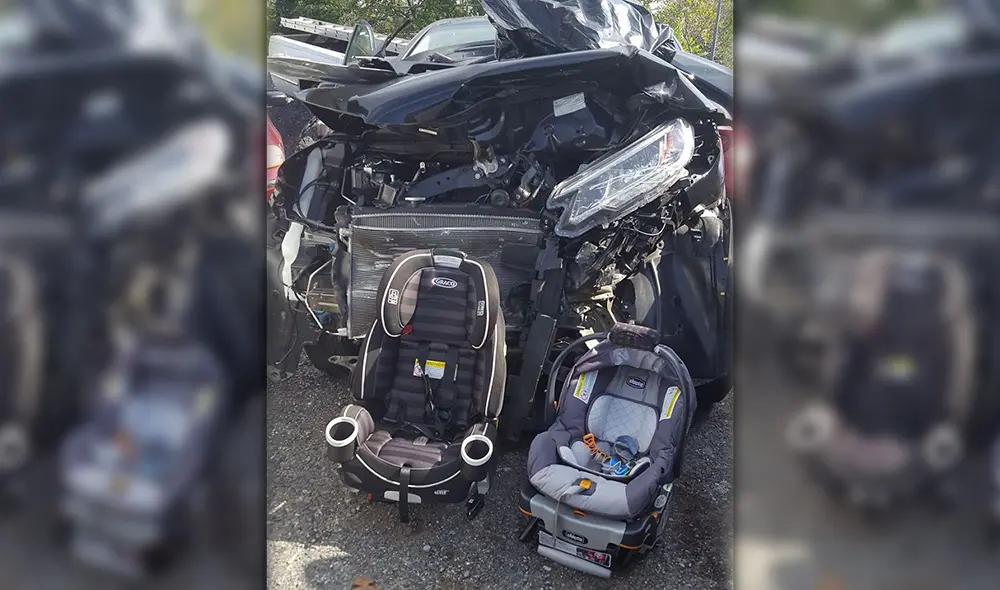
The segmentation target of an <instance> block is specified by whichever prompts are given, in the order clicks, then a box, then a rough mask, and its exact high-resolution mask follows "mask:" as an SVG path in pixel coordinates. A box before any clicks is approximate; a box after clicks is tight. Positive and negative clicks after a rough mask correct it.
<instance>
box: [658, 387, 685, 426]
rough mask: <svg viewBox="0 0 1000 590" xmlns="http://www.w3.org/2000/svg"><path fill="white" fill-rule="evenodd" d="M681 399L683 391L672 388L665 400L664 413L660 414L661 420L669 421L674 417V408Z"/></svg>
mask: <svg viewBox="0 0 1000 590" xmlns="http://www.w3.org/2000/svg"><path fill="white" fill-rule="evenodd" d="M680 397H681V389H680V388H679V387H671V388H670V389H668V390H667V395H666V397H665V398H663V411H662V412H661V413H660V420H669V419H670V417H671V416H673V415H674V407H675V406H676V405H677V400H678V399H680Z"/></svg>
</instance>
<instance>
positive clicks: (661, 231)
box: [282, 94, 724, 338]
mask: <svg viewBox="0 0 1000 590" xmlns="http://www.w3.org/2000/svg"><path fill="white" fill-rule="evenodd" d="M580 100H581V102H582V101H583V100H584V99H583V95H582V94H581V95H580ZM539 102H541V101H539ZM546 102H549V101H546ZM536 110H538V111H542V109H541V108H538V109H536ZM543 112H544V111H543ZM616 116H617V118H619V119H621V118H622V117H621V115H620V114H618V113H615V114H612V113H609V112H607V111H606V110H605V109H604V108H602V107H601V106H600V104H599V103H598V104H596V105H594V106H593V107H588V106H582V108H581V109H580V110H579V111H576V112H575V113H572V114H570V115H569V116H564V117H554V116H552V115H551V114H550V115H548V116H545V117H542V118H541V120H539V121H535V122H534V126H533V128H531V129H530V130H529V131H528V132H527V133H525V134H524V135H526V136H527V138H528V140H527V141H526V142H525V143H521V144H513V145H495V144H494V145H488V146H482V145H480V144H479V143H478V142H476V141H474V140H471V141H470V142H469V144H470V151H469V153H468V154H467V156H468V160H469V161H467V163H454V162H451V161H449V160H451V159H452V158H449V159H448V160H435V159H424V155H423V154H416V155H414V156H409V157H406V156H401V155H399V154H395V155H390V154H386V153H379V152H378V151H371V150H366V149H364V148H363V147H361V146H360V145H351V144H342V143H337V141H336V140H335V139H327V140H325V141H323V142H321V143H320V144H317V145H316V146H315V147H314V149H313V150H312V151H306V152H304V153H300V154H296V155H295V156H293V157H292V158H290V161H291V160H292V159H300V160H302V161H304V162H303V163H304V164H305V165H302V164H300V166H301V167H302V169H303V173H304V172H305V168H308V167H309V163H308V162H309V161H310V158H312V161H316V160H319V161H320V162H321V168H320V169H319V171H318V174H317V175H316V176H315V178H312V177H310V179H309V180H306V179H305V178H304V179H303V182H302V183H301V184H302V186H304V187H307V186H308V185H309V184H312V187H311V188H312V190H309V188H306V189H305V190H303V191H302V194H301V196H300V199H299V200H298V201H297V202H296V203H293V204H292V205H291V207H289V205H288V204H287V203H286V204H285V206H286V207H289V208H290V209H291V210H292V211H291V214H290V215H289V218H290V219H293V218H294V216H295V214H296V213H299V208H300V207H307V208H308V213H307V214H306V216H307V218H308V219H310V220H316V221H319V224H314V227H312V228H311V230H312V231H311V232H310V233H309V236H310V237H309V240H315V241H317V242H319V243H318V244H316V246H317V247H318V250H317V256H318V258H316V259H315V260H313V261H311V262H310V263H309V264H308V266H309V267H316V268H318V266H316V265H317V264H319V265H320V266H322V264H326V263H329V264H330V265H331V266H332V272H330V273H323V274H324V275H329V276H330V277H332V282H333V283H332V285H331V288H332V289H333V290H334V291H335V292H339V293H340V294H341V295H340V296H341V297H343V298H345V299H346V302H347V303H348V307H349V308H352V313H351V314H350V315H349V316H348V317H349V318H351V319H355V318H356V319H358V320H359V321H358V322H357V325H356V326H355V325H354V324H355V322H351V321H349V322H348V324H347V326H346V327H347V328H348V331H347V335H348V336H350V337H353V338H358V337H362V336H364V333H365V331H366V330H367V327H368V323H369V322H368V321H366V320H370V318H371V317H372V316H371V314H373V313H374V303H373V301H372V300H373V298H374V294H375V290H376V289H377V286H378V282H379V279H380V278H381V271H382V270H384V269H385V268H388V266H389V265H390V263H391V262H392V259H393V258H394V257H395V256H397V255H399V254H401V253H403V252H405V251H407V250H411V249H416V248H426V247H456V248H460V249H463V250H468V252H467V253H469V254H470V255H474V256H478V257H483V258H485V259H487V260H488V261H489V262H490V263H491V264H493V266H494V268H495V269H496V270H497V273H498V278H499V279H500V282H501V288H502V290H503V299H502V305H503V307H504V310H505V312H507V316H508V318H509V319H508V325H511V326H523V325H525V322H526V321H527V319H528V318H527V317H526V314H527V310H528V309H529V308H530V301H529V299H530V287H531V282H532V280H533V279H534V276H535V273H536V270H538V269H537V262H538V261H537V259H538V257H539V255H540V253H541V252H542V251H543V250H544V249H545V248H546V246H548V247H549V248H551V249H552V250H551V252H550V255H552V256H555V257H557V259H558V260H562V261H564V263H565V271H566V288H565V291H566V297H567V298H568V300H569V301H575V302H577V303H580V304H582V305H583V306H584V307H587V306H594V305H597V306H598V307H605V308H606V305H604V304H601V303H598V302H602V301H604V302H606V301H610V300H612V299H613V293H614V290H615V288H616V287H617V286H618V285H619V284H620V283H621V282H622V281H623V280H625V279H627V278H628V277H630V276H633V275H634V274H635V273H636V272H637V271H638V270H639V269H640V268H641V267H642V266H643V265H644V264H645V263H646V262H647V261H648V260H649V258H650V257H651V256H655V255H656V254H657V253H658V252H659V251H660V250H661V249H662V248H663V243H662V242H663V240H664V239H665V238H666V237H669V236H670V235H672V234H674V233H675V232H676V231H678V230H679V229H681V228H682V227H688V226H691V225H697V222H698V221H700V218H701V216H703V215H710V216H711V215H715V216H720V211H719V209H720V208H721V207H723V206H724V201H723V192H722V190H721V181H722V175H721V166H720V162H719V158H720V145H719V140H718V133H717V131H716V128H715V124H714V122H713V121H712V119H710V118H708V117H705V118H699V119H695V121H694V124H693V125H691V129H692V131H693V133H692V135H693V138H694V145H693V146H692V148H691V151H692V155H691V158H690V161H689V162H688V164H687V166H685V167H684V168H685V170H683V174H682V175H679V176H678V178H677V179H676V180H675V181H674V182H673V183H672V184H670V185H665V186H655V187H650V188H651V190H657V191H659V192H660V194H659V195H657V197H656V198H654V199H652V200H650V201H649V202H648V203H645V204H643V205H641V206H640V207H638V208H637V209H636V210H635V211H633V212H631V214H628V215H626V216H624V217H620V218H617V219H615V218H612V217H611V216H605V217H604V218H601V219H598V220H597V221H595V222H593V223H592V224H593V225H596V227H593V228H592V229H586V228H585V226H583V224H581V226H580V227H578V226H576V225H571V226H569V227H561V226H560V220H561V218H560V215H559V212H558V210H555V209H553V208H550V207H548V206H547V204H548V202H549V200H550V199H551V198H552V195H553V189H555V187H556V186H557V185H558V184H559V183H565V181H567V180H568V179H569V180H572V178H573V177H574V175H575V174H576V173H577V172H578V171H581V170H585V169H586V168H587V167H588V166H593V165H594V163H595V161H599V160H600V159H601V156H604V155H605V154H608V153H611V154H614V152H613V150H614V149H615V148H616V147H617V146H619V145H621V144H623V143H624V144H628V143H631V141H632V140H633V138H634V137H636V136H638V137H642V136H643V135H648V134H649V133H650V132H651V129H650V128H649V127H650V125H648V124H643V123H642V122H641V121H628V120H624V121H621V122H620V123H619V124H617V125H616V124H615V118H616ZM501 118H502V119H505V118H506V114H503V115H501ZM602 119H603V121H602ZM602 123H605V124H602ZM626 126H631V127H633V128H636V127H637V128H638V129H637V130H634V131H631V132H629V131H623V130H622V128H623V127H626ZM524 128H525V126H523V125H519V126H517V127H516V128H515V129H516V130H517V131H520V130H522V129H524ZM668 141H670V139H667V140H664V141H663V143H664V144H666V143H667V142H668ZM658 149H659V150H660V151H661V152H662V151H664V150H668V149H670V146H669V145H661V147H660V148H658ZM414 151H416V150H414ZM311 154H314V155H311ZM656 155H657V156H658V157H662V156H661V154H660V153H657V154H656ZM452 157H453V158H454V157H455V155H452ZM456 159H457V158H456ZM288 169H289V164H286V166H285V168H284V169H283V170H282V172H283V173H284V174H286V175H287V174H288ZM614 174H615V175H618V176H619V178H615V179H609V180H607V181H603V182H605V186H604V187H602V189H603V190H606V191H610V190H613V189H614V188H615V187H616V185H619V186H621V185H622V184H624V183H625V182H630V183H632V184H633V186H635V185H637V184H644V183H645V180H644V179H643V178H642V176H641V175H642V170H641V169H640V170H637V171H636V170H628V169H624V170H618V169H616V170H615V171H614ZM286 178H287V176H286ZM713 184H714V185H715V186H711V187H710V188H709V187H707V186H706V187H705V188H703V187H702V185H713ZM564 186H565V184H564ZM622 188H626V187H622ZM305 201H308V205H306V203H305ZM563 225H566V224H563ZM324 230H326V231H324ZM561 230H562V231H561ZM323 234H327V235H325V236H323ZM577 234H578V235H577ZM307 241H308V240H307ZM549 242H551V243H549ZM324 246H326V247H324ZM327 257H329V261H328V260H324V258H327ZM320 261H322V262H320ZM369 273H370V274H371V276H370V277H369V276H367V275H368V274H369ZM303 278H304V277H303ZM324 278H325V276H324ZM313 280H314V281H315V280H316V277H313ZM319 284H322V282H320V283H319ZM299 287H300V288H301V289H302V290H303V292H305V291H310V293H312V289H316V291H315V292H316V293H322V292H323V288H321V287H320V288H318V289H317V287H312V289H311V288H310V285H308V284H303V285H300V286H299ZM332 303H336V300H335V299H334V300H333V301H332ZM358 305H363V306H365V307H366V308H370V309H368V310H365V312H361V311H360V310H356V309H354V308H355V306H358ZM338 307H339V306H338ZM319 309H325V310H326V311H331V312H333V311H334V308H332V307H330V306H320V307H319ZM618 311H619V313H621V312H622V311H623V310H621V309H619V310H618ZM580 315H581V318H579V319H580V321H583V316H586V315H587V312H584V311H582V309H581V314H580ZM595 322H596V320H592V321H590V322H585V323H588V324H593V323H595ZM599 324H600V323H598V325H599ZM595 327H596V326H595Z"/></svg>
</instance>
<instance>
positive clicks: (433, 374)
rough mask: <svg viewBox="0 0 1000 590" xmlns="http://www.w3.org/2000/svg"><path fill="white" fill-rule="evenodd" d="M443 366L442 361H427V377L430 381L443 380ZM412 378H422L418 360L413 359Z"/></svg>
mask: <svg viewBox="0 0 1000 590" xmlns="http://www.w3.org/2000/svg"><path fill="white" fill-rule="evenodd" d="M444 365H445V363H444V361H427V366H426V370H427V377H428V378H430V379H444ZM413 376H414V377H423V376H424V370H423V368H422V367H421V366H420V359H413Z"/></svg>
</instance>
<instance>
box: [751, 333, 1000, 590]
mask: <svg viewBox="0 0 1000 590" xmlns="http://www.w3.org/2000/svg"><path fill="white" fill-rule="evenodd" d="M758 334H759V332H758ZM739 350H740V358H741V360H742V362H741V364H742V365H743V366H742V368H741V370H738V371H737V383H738V384H739V388H740V392H741V397H740V403H739V410H738V412H737V414H736V425H735V431H736V445H737V446H738V448H739V449H741V451H740V453H739V454H738V456H737V458H736V467H735V485H736V490H737V492H738V494H737V504H736V530H737V531H738V535H737V538H736V550H735V554H736V559H735V562H736V563H735V569H736V580H735V583H736V588H739V590H799V589H801V588H822V589H827V590H946V589H947V590H996V589H997V588H1000V559H997V556H998V555H1000V552H998V550H997V549H996V548H993V549H991V548H989V547H988V546H987V544H986V543H985V539H984V525H985V517H986V515H987V514H988V502H989V482H988V477H987V475H988V473H989V471H988V469H989V466H988V464H987V461H986V457H984V456H982V453H978V454H977V455H975V456H973V457H970V460H969V462H968V463H967V464H966V465H965V466H964V467H963V468H962V469H961V470H960V472H959V473H957V474H956V475H955V478H956V481H957V482H958V484H959V488H960V489H961V490H962V492H963V494H962V497H961V500H960V501H959V502H958V503H957V505H956V506H954V507H953V508H952V509H951V510H941V509H935V508H933V507H932V506H929V505H919V506H913V507H897V508H898V509H897V510H895V511H894V514H893V515H892V517H891V518H890V519H889V520H888V521H886V522H883V523H872V522H869V521H866V520H864V519H863V518H861V517H860V515H859V514H858V512H857V511H856V510H853V509H851V507H849V506H845V505H844V504H843V503H841V502H837V501H834V500H833V499H832V498H830V497H828V496H826V495H825V494H823V493H821V491H820V490H819V488H818V487H817V486H815V485H813V484H812V482H811V481H809V480H808V479H807V478H806V477H805V474H804V472H803V470H802V469H800V468H799V465H798V464H797V462H796V461H795V460H794V458H793V456H792V455H791V453H790V452H789V450H788V448H787V446H786V445H785V442H784V438H783V435H784V428H785V425H786V424H787V422H788V420H789V419H790V418H791V416H792V414H793V412H794V411H795V410H797V409H798V408H799V407H801V404H802V403H803V402H804V401H805V400H806V399H807V398H806V397H805V396H804V395H803V392H802V391H801V388H800V387H798V386H796V385H794V384H793V383H791V382H790V381H789V380H788V379H787V378H785V377H784V376H783V375H782V374H781V373H780V372H779V371H778V370H777V369H776V368H775V366H774V363H773V359H759V360H758V359H753V360H748V359H746V356H749V353H746V352H745V351H747V350H748V348H747V347H741V348H740V349H739Z"/></svg>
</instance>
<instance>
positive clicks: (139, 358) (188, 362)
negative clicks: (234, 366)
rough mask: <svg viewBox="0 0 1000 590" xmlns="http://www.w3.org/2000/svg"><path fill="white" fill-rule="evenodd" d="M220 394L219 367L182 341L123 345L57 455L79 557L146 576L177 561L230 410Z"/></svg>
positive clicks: (158, 336) (145, 339) (149, 336)
mask: <svg viewBox="0 0 1000 590" xmlns="http://www.w3.org/2000/svg"><path fill="white" fill-rule="evenodd" d="M226 390H227V380H226V377H225V374H224V372H223V370H222V369H221V366H220V365H219V363H218V362H217V361H216V360H215V358H214V357H213V356H212V354H211V353H210V352H209V350H208V349H207V348H206V347H204V346H202V345H201V344H200V343H199V342H197V341H193V340H191V339H189V338H188V337H186V336H185V335H184V334H183V333H177V332H173V331H169V332H160V331H150V332H142V333H140V334H138V335H137V337H135V338H130V339H127V340H123V345H122V346H121V348H120V349H119V350H118V351H116V354H115V357H114V359H113V361H112V364H111V366H110V370H109V371H108V372H107V374H106V378H105V379H104V380H103V383H102V385H101V387H100V389H99V390H98V395H97V396H96V399H95V400H94V406H93V408H92V412H91V414H90V416H89V419H88V420H87V421H86V422H84V423H83V424H82V425H80V426H79V427H78V428H77V429H76V430H74V431H73V432H71V433H70V434H69V435H68V436H67V438H66V440H65V441H64V443H63V445H62V448H61V451H60V457H59V466H60V476H61V480H62V484H63V487H64V489H63V495H62V499H61V503H60V511H61V513H62V517H63V519H64V523H65V524H67V525H69V527H70V530H69V531H68V532H69V534H70V538H69V543H70V551H71V552H72V554H73V555H74V556H75V557H76V558H78V559H80V560H81V561H83V562H86V563H89V564H91V565H93V566H95V567H98V568H101V569H105V570H108V571H112V572H115V573H118V574H121V575H124V576H127V577H142V576H145V575H147V574H148V573H151V572H150V570H151V569H155V568H156V567H157V566H158V565H160V564H159V563H157V562H158V561H159V558H160V557H164V558H165V557H166V556H167V555H172V554H174V553H175V551H176V549H178V548H179V545H178V543H179V541H180V540H182V539H183V538H185V537H186V535H187V534H189V533H190V530H189V529H187V527H189V526H191V525H192V523H191V522H190V521H189V520H187V519H186V518H184V517H185V515H186V514H187V508H188V507H189V503H188V502H189V496H188V493H189V492H190V491H191V490H192V489H193V488H194V486H195V484H196V483H197V481H198V480H199V478H200V477H201V476H202V474H203V469H204V468H205V465H206V464H207V461H208V458H209V456H210V452H211V449H212V441H213V439H214V438H215V435H216V432H217V430H218V427H219V424H220V421H221V420H222V419H223V418H224V416H225V414H226V412H227V410H228V406H229V404H228V399H227V398H228V395H227V393H226Z"/></svg>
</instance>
